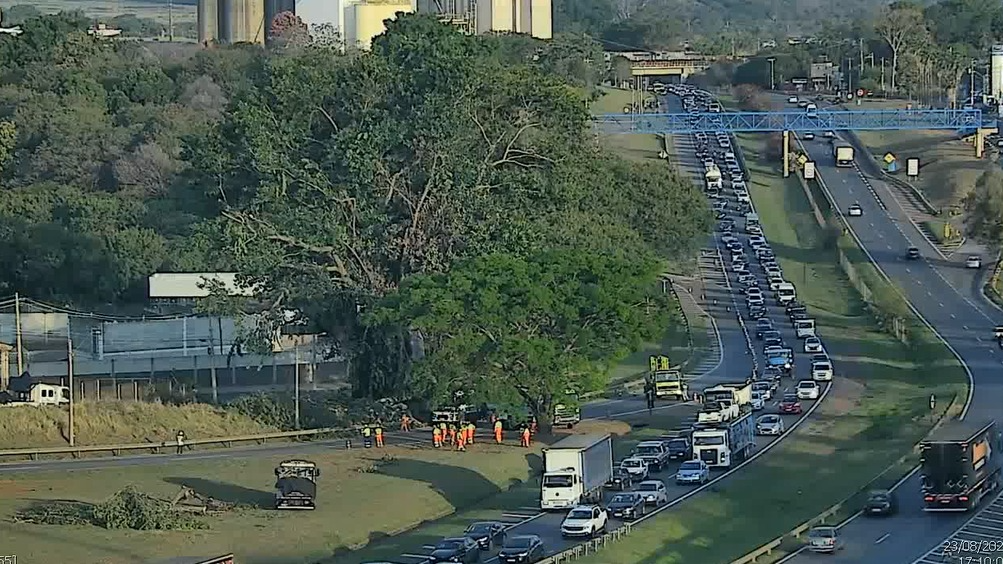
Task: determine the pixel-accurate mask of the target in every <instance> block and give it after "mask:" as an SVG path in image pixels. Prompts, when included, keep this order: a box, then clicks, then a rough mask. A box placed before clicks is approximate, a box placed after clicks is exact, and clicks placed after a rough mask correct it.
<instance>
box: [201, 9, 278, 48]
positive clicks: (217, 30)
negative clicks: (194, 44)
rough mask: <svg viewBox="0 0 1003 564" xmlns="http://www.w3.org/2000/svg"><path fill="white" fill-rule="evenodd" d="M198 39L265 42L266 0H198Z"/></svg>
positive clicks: (227, 42) (210, 41)
mask: <svg viewBox="0 0 1003 564" xmlns="http://www.w3.org/2000/svg"><path fill="white" fill-rule="evenodd" d="M197 10H198V31H199V43H202V44H209V43H220V44H231V43H259V44H260V43H264V42H265V29H266V26H265V2H264V0H198V8H197Z"/></svg>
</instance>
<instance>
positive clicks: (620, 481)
mask: <svg viewBox="0 0 1003 564" xmlns="http://www.w3.org/2000/svg"><path fill="white" fill-rule="evenodd" d="M633 486H634V476H633V475H632V474H631V473H630V472H627V471H626V470H624V469H623V468H620V467H617V468H616V469H615V470H613V477H612V478H610V479H609V481H608V482H606V488H608V489H611V490H617V491H621V492H625V491H627V490H629V489H630V488H631V487H633Z"/></svg>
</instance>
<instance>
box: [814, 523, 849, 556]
mask: <svg viewBox="0 0 1003 564" xmlns="http://www.w3.org/2000/svg"><path fill="white" fill-rule="evenodd" d="M842 548H843V539H841V538H839V531H838V530H837V529H836V527H812V529H811V530H810V531H808V550H810V551H812V552H836V551H837V550H840V549H842Z"/></svg>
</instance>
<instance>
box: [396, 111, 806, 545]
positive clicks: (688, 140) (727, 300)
mask: <svg viewBox="0 0 1003 564" xmlns="http://www.w3.org/2000/svg"><path fill="white" fill-rule="evenodd" d="M660 102H661V104H662V107H663V108H666V109H667V111H679V109H678V106H679V101H678V98H676V97H670V98H667V99H663V100H661V101H660ZM673 141H674V143H673V145H674V147H675V150H676V152H677V155H676V157H677V159H676V164H677V166H678V168H679V169H680V172H682V173H684V174H689V175H692V178H693V181H694V182H695V183H697V184H699V185H700V186H701V187H702V186H703V165H702V163H700V162H698V161H697V159H696V156H695V154H694V141H693V138H692V137H691V136H688V135H687V136H676V138H675V139H674V140H673ZM723 151H724V149H723V148H722V149H719V150H717V153H718V155H720V154H723ZM725 192H726V193H727V196H728V197H727V198H726V199H727V201H728V206H729V207H728V210H729V211H728V215H729V217H730V219H732V220H737V221H736V223H737V224H738V225H741V224H742V220H741V219H739V217H740V215H741V214H740V213H739V211H738V209H737V208H738V202H737V200H735V199H734V194H733V193H732V191H731V190H730V189H729V190H725ZM738 231H739V230H737V229H736V233H738ZM720 235H721V234H720V233H718V232H716V233H715V234H714V237H713V242H712V245H713V246H712V247H711V248H708V249H704V250H703V251H702V253H701V258H700V261H699V262H700V270H701V278H702V284H697V287H694V288H692V289H693V290H694V292H693V294H694V295H696V294H697V293H698V292H697V291H696V290H697V288H699V289H700V290H702V292H699V293H702V294H704V298H703V300H702V303H701V306H702V307H703V308H704V309H705V310H706V311H707V312H708V313H709V314H710V315H712V316H713V318H714V319H715V324H716V326H717V330H718V334H719V335H720V339H721V341H720V342H721V349H722V358H721V363H720V365H719V366H717V367H716V368H714V369H712V370H710V371H709V372H708V373H707V374H704V375H701V376H699V377H698V378H697V379H696V380H694V381H693V382H691V389H702V388H706V387H709V386H712V385H715V384H718V383H721V382H735V381H742V380H744V379H745V378H747V377H748V376H749V375H750V373H751V372H752V370H753V367H754V366H756V365H758V366H762V360H761V359H760V358H759V357H760V356H761V355H762V343H761V342H759V341H756V340H755V336H754V335H752V336H751V337H750V335H749V334H748V333H747V330H746V329H745V328H744V327H743V324H744V322H745V320H743V321H742V322H740V321H739V317H738V314H739V313H741V314H742V315H744V316H746V317H747V314H748V310H747V308H746V306H745V299H744V295H743V294H741V293H740V291H739V288H738V279H737V275H736V274H734V273H733V272H731V269H729V268H727V265H730V264H731V261H730V260H726V259H723V258H722V255H723V253H722V250H723V249H722V248H720V247H719V243H720ZM738 237H739V239H740V240H741V242H742V244H743V245H744V246H746V247H747V241H748V238H747V236H746V235H745V234H738ZM727 254H728V255H729V256H730V252H728V253H727ZM752 267H753V268H752V272H754V273H758V274H759V275H760V278H761V284H760V286H761V287H764V288H765V287H766V284H765V283H764V282H765V278H764V277H762V273H761V269H759V267H758V264H755V261H754V260H753V265H752ZM766 294H767V303H772V302H771V300H772V298H773V296H772V295H770V294H771V293H770V292H769V291H767V292H766ZM768 309H769V316H770V318H771V319H773V321H774V324H775V326H776V327H777V328H778V329H779V330H780V331H781V333H782V334H783V337H784V340H785V342H787V343H788V345H789V346H792V347H793V348H794V350H795V353H796V356H798V357H799V358H800V359H801V360H800V361H799V362H798V363H796V368H795V371H796V373H797V374H796V376H795V378H793V379H791V380H785V382H784V385H783V386H784V387H782V389H781V390H780V392H779V393H778V396H775V398H774V399H775V400H776V398H777V397H779V394H782V392H783V391H784V389H792V388H793V384H794V382H796V381H797V380H799V379H803V378H807V377H809V363H808V362H807V360H806V358H805V356H804V355H801V354H800V353H801V349H800V347H801V343H800V341H798V340H797V339H796V338H795V337H794V332H793V329H792V328H791V323H790V321H789V320H788V319H787V318H786V316H785V314H784V312H783V310H782V309H780V308H778V307H776V306H770V307H769V308H768ZM613 402H616V403H613ZM803 403H804V408H805V411H808V410H809V409H810V408H811V407H812V405H813V404H814V403H815V402H813V401H805V402H803ZM603 405H604V406H611V405H612V406H616V409H625V408H627V407H632V406H636V409H643V408H644V406H643V403H642V402H641V400H640V398H637V399H624V400H613V401H611V402H608V403H605V404H603ZM776 405H777V401H773V402H771V403H770V405H768V407H767V409H766V410H765V411H762V412H759V413H757V414H756V416H757V417H758V415H760V414H762V413H768V412H775V409H776ZM604 408H607V409H608V407H604ZM665 409H672V407H671V406H666V407H665ZM784 418H785V422H786V424H787V427H788V428H790V427H791V426H792V425H793V424H794V423H795V422H796V421H797V420H798V419H799V416H784ZM776 440H777V439H776V437H757V452H761V451H762V450H763V449H765V448H767V447H768V446H769V445H771V444H773V442H775V441H776ZM677 466H678V464H673V465H670V466H669V467H668V468H666V469H665V470H663V471H662V472H660V473H657V474H652V478H657V479H661V480H662V481H663V482H664V483H665V485H666V488H667V490H668V492H669V500H670V504H671V503H672V502H673V501H675V500H678V499H680V498H681V497H683V496H684V495H686V494H687V493H689V492H692V491H693V490H694V489H696V488H695V487H694V486H678V485H676V484H675V482H674V480H673V476H674V474H675V472H676V468H677ZM720 474H721V472H720V471H715V473H714V475H720ZM670 510H671V509H670ZM564 517H565V513H564V512H556V513H540V512H539V511H538V509H536V508H534V507H523V508H512V509H511V510H509V511H500V512H499V515H498V516H497V520H498V521H501V522H505V523H507V524H508V525H509V529H508V534H509V535H510V536H511V535H518V534H532V535H538V536H540V538H541V539H542V540H543V543H544V546H545V547H546V549H547V554H548V555H550V554H555V553H558V552H562V551H564V550H567V549H569V548H571V547H572V546H574V544H576V543H580V542H582V541H580V540H577V541H576V540H568V539H564V538H562V537H561V534H560V525H561V522H562V521H563V520H564ZM616 526H618V523H616V521H615V520H613V522H611V523H610V528H613V527H616ZM456 533H457V534H460V533H461V531H456ZM431 548H432V547H431V546H423V547H415V549H414V551H412V552H409V553H406V554H403V555H401V556H399V557H397V558H396V559H394V561H395V562H400V563H402V564H423V563H424V562H426V557H427V554H428V553H429V551H430V550H431ZM484 562H486V564H497V563H498V560H497V558H495V557H493V556H492V557H486V558H485V559H484Z"/></svg>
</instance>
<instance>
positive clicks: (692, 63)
mask: <svg viewBox="0 0 1003 564" xmlns="http://www.w3.org/2000/svg"><path fill="white" fill-rule="evenodd" d="M627 60H628V61H630V74H631V76H645V77H647V76H651V77H654V76H678V77H680V79H682V78H686V77H687V76H690V75H692V74H696V73H698V72H701V71H704V70H707V68H708V67H710V65H711V63H713V62H714V61H712V60H710V59H699V58H697V59H688V58H687V59H654V60H640V61H639V60H632V59H627Z"/></svg>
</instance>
